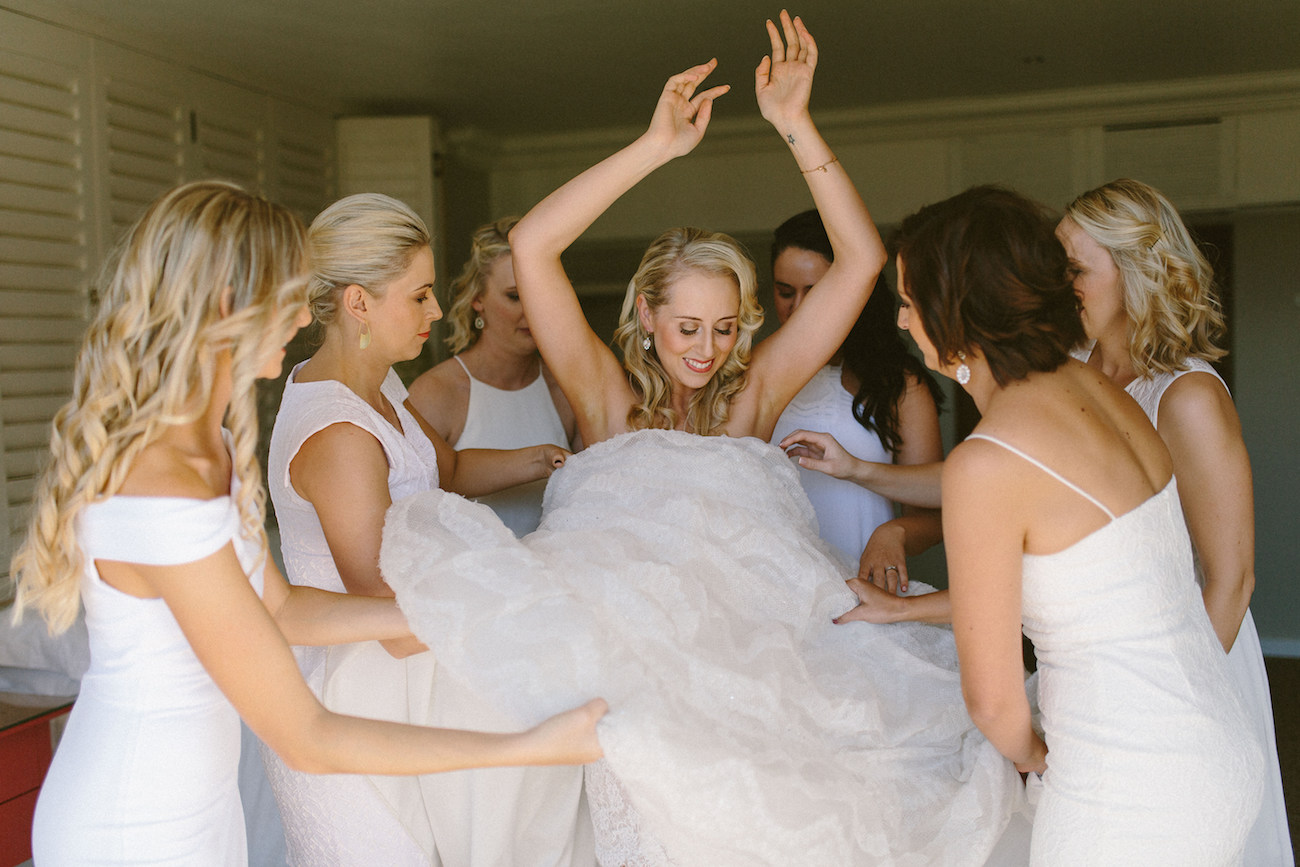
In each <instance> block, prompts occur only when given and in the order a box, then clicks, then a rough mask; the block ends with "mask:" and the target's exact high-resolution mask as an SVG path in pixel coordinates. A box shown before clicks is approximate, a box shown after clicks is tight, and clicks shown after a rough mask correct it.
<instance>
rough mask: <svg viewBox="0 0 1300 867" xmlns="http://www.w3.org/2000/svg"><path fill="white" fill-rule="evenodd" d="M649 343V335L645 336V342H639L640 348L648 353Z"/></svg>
mask: <svg viewBox="0 0 1300 867" xmlns="http://www.w3.org/2000/svg"><path fill="white" fill-rule="evenodd" d="M650 343H651V341H650V335H649V334H647V335H646V336H645V340H642V341H641V348H642V349H644V350H645V351H646V352H649V351H650Z"/></svg>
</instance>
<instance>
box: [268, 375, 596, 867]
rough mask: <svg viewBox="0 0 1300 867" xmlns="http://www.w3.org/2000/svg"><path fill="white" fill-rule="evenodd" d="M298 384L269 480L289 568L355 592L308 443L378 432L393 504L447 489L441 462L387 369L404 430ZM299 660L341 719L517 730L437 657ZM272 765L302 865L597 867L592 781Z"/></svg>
mask: <svg viewBox="0 0 1300 867" xmlns="http://www.w3.org/2000/svg"><path fill="white" fill-rule="evenodd" d="M299 367H301V365H299ZM297 372H298V368H294V370H293V371H292V372H291V373H290V375H289V378H288V380H287V382H286V384H285V390H284V396H283V398H282V401H281V405H280V411H279V414H278V415H277V416H276V421H275V429H274V431H273V432H272V434H271V452H270V458H269V461H268V468H267V476H268V487H269V489H270V492H271V498H272V501H273V502H274V503H275V511H276V517H277V518H278V520H279V524H280V537H281V545H282V550H283V554H284V562H285V569H286V571H287V572H288V577H289V580H290V581H292V582H293V583H295V584H303V585H308V586H312V587H319V588H321V589H324V590H333V591H336V592H344V591H345V588H344V586H343V581H342V579H341V578H340V577H339V574H338V570H337V568H336V567H335V565H334V559H333V557H332V555H331V554H330V551H329V546H328V544H327V543H326V540H325V535H324V531H323V530H322V528H321V526H320V521H319V519H318V518H317V517H316V511H315V509H314V508H313V507H312V505H311V504H310V503H309V502H307V501H306V500H304V499H303V498H302V497H301V496H299V495H298V493H297V492H296V491H294V489H293V486H292V484H291V483H290V480H289V465H290V463H291V462H292V460H293V458H294V456H295V455H296V454H297V453H298V450H299V449H300V448H301V447H302V444H303V443H304V442H306V440H307V439H308V438H309V437H311V436H312V435H313V434H315V433H317V432H319V431H321V430H323V429H324V428H326V427H329V426H330V425H332V424H337V423H339V422H346V423H349V424H354V425H356V426H357V427H359V428H361V429H363V430H366V431H368V432H370V433H371V434H373V435H374V436H375V437H376V439H378V440H379V442H380V444H381V445H382V446H383V449H384V454H385V456H386V457H387V459H388V463H389V475H388V485H389V491H390V493H391V495H392V498H393V499H394V500H398V499H400V498H402V497H406V496H410V495H412V494H415V493H418V492H421V491H428V490H431V489H435V488H437V485H438V463H437V453H436V452H435V450H434V448H433V444H432V443H431V442H430V441H429V439H428V437H427V436H426V435H425V433H424V431H423V430H422V429H421V428H420V427H419V424H418V423H417V422H416V420H415V418H414V417H413V416H412V415H411V414H410V412H409V411H407V409H406V408H405V406H404V403H405V401H406V389H405V387H404V386H403V385H402V383H401V380H400V379H398V377H397V374H396V373H393V372H392V371H389V374H388V377H387V379H386V380H385V381H384V383H383V386H382V390H383V394H384V396H385V397H386V398H388V401H389V403H390V404H392V406H393V408H394V409H395V410H396V412H397V415H398V419H399V420H400V421H401V425H402V429H401V430H400V431H399V430H397V429H396V428H394V427H393V426H392V425H391V424H390V423H389V422H388V421H387V420H386V419H384V417H383V416H382V415H380V414H379V413H378V412H376V411H375V410H374V409H373V408H372V407H371V406H370V405H369V404H367V403H366V402H365V401H363V400H361V398H359V397H358V396H357V395H356V394H355V393H354V392H352V390H351V389H349V388H347V387H346V386H344V385H343V384H342V383H339V382H334V381H322V382H304V383H299V382H296V381H295V377H296V375H297ZM295 653H296V654H297V656H298V660H299V665H300V667H301V668H302V671H303V676H304V678H305V679H306V680H307V683H308V685H309V686H311V688H312V689H313V690H314V691H315V692H316V694H317V695H319V696H320V697H321V699H322V701H323V703H324V704H325V706H326V707H328V708H329V709H330V710H333V711H337V712H339V713H347V714H353V715H356V716H365V717H372V718H377V719H387V720H393V721H396V722H406V723H415V724H423V725H432V726H445V727H454V728H471V729H483V730H501V729H505V728H508V727H509V726H508V723H506V722H503V721H502V720H501V719H500V717H499V716H497V715H495V714H494V713H493V712H492V711H491V709H490V708H487V707H485V706H484V705H483V702H482V701H481V700H479V699H478V697H477V696H476V693H475V688H474V687H473V686H470V685H466V684H464V683H463V682H461V681H458V680H455V679H452V678H447V677H444V676H442V675H441V673H440V672H436V671H435V663H434V660H435V656H434V654H433V653H420V654H416V655H414V656H410V657H407V658H406V659H401V660H398V659H394V658H392V657H391V656H390V655H389V654H388V653H387V651H385V650H384V649H383V648H382V647H381V646H380V645H379V644H378V642H373V641H371V642H362V643H358V644H353V645H344V646H339V647H332V648H313V647H300V648H295ZM263 758H264V760H265V761H266V765H267V774H268V777H269V778H270V780H271V785H272V788H273V790H274V791H275V794H276V800H277V801H278V803H279V804H280V810H281V813H282V816H283V819H284V825H285V836H286V838H287V841H288V846H289V857H290V862H291V863H292V864H295V865H302V867H325V865H340V867H344V865H349V867H350V865H358V867H359V865H367V867H369V865H377V864H382V865H385V867H400V865H417V864H440V863H441V864H445V865H447V867H495V865H502V864H509V865H518V867H529V865H537V867H553V865H570V864H573V865H590V864H591V863H593V861H594V856H592V855H591V851H592V844H591V841H590V837H591V834H590V819H589V818H588V815H587V810H586V805H585V803H583V802H582V801H581V789H582V774H581V772H580V769H575V768H493V769H487V770H474V771H456V772H452V773H445V774H430V775H427V776H422V777H377V776H375V777H367V776H352V775H331V776H318V775H311V774H302V773H298V772H296V771H293V770H291V769H289V768H288V767H287V766H285V765H284V763H283V762H281V761H280V760H279V758H278V757H276V756H275V755H274V754H272V753H271V752H270V751H269V750H263ZM584 829H585V836H584Z"/></svg>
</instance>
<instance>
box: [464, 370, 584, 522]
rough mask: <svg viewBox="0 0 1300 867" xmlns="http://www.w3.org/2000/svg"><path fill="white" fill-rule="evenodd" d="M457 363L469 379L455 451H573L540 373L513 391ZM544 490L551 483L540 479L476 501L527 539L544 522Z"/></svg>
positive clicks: (548, 389) (543, 377)
mask: <svg viewBox="0 0 1300 867" xmlns="http://www.w3.org/2000/svg"><path fill="white" fill-rule="evenodd" d="M454 357H455V358H456V362H457V363H458V364H460V366H461V368H462V369H463V370H464V371H465V375H466V376H467V377H469V405H468V406H467V407H466V410H465V427H464V430H462V431H461V434H460V438H459V439H457V440H456V448H458V449H521V448H525V447H527V446H536V445H542V444H544V443H550V444H552V445H557V446H560V447H562V448H566V449H567V448H568V447H569V437H568V434H567V433H565V430H564V422H563V421H562V420H561V419H560V413H559V412H558V411H557V410H556V409H555V401H554V400H553V399H552V398H551V389H550V387H549V386H547V384H546V377H545V376H543V375H542V374H541V373H540V372H539V373H538V375H537V378H536V379H534V380H533V381H532V382H530V383H529V384H528V385H526V386H524V387H523V388H521V389H518V390H516V391H508V390H506V389H502V388H497V387H495V386H492V385H488V384H487V383H486V382H483V381H481V380H478V379H475V378H474V375H473V374H471V373H470V372H469V368H468V367H467V366H466V365H465V362H464V361H462V360H461V359H460V357H459V356H454ZM545 490H546V480H545V479H538V480H537V481H533V482H528V483H525V484H522V485H516V486H514V487H513V488H507V489H506V490H504V491H498V492H496V493H494V494H488V495H486V496H482V497H477V498H476V499H477V500H478V501H479V502H480V503H483V504H485V505H487V506H490V507H491V508H492V511H494V512H496V513H497V517H499V518H500V519H501V521H502V523H504V524H505V525H506V526H507V527H509V528H510V529H511V530H513V531H514V533H515V535H516V536H525V535H527V534H528V533H531V532H532V531H533V530H536V529H537V524H538V522H540V521H541V518H542V495H543V493H544V492H545Z"/></svg>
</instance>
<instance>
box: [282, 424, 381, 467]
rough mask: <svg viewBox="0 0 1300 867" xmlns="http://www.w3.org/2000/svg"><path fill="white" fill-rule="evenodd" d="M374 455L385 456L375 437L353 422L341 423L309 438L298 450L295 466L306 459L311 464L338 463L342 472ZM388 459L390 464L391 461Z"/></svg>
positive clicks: (293, 463) (322, 429) (294, 460)
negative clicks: (320, 462) (359, 460)
mask: <svg viewBox="0 0 1300 867" xmlns="http://www.w3.org/2000/svg"><path fill="white" fill-rule="evenodd" d="M374 454H377V455H379V456H380V457H381V458H382V457H383V455H384V447H383V445H382V444H380V442H379V439H378V438H377V437H376V436H375V435H374V434H372V433H371V432H370V431H368V430H366V429H365V428H363V427H358V426H357V425H355V424H352V423H351V422H346V421H340V422H335V423H334V424H332V425H330V426H329V427H325V428H321V429H320V430H318V431H317V432H316V433H314V434H312V435H311V436H309V437H307V439H306V440H305V441H304V442H303V444H302V446H301V447H300V448H299V449H298V454H297V455H296V456H295V457H294V459H293V462H292V465H293V466H297V465H298V464H299V461H300V460H302V459H304V458H306V459H307V462H308V463H315V462H316V461H317V460H322V461H325V462H328V463H329V464H335V463H337V464H338V468H339V469H342V468H343V467H344V466H345V465H347V464H349V463H352V462H354V461H356V460H357V459H364V458H365V457H367V456H369V455H374ZM384 460H385V463H387V459H386V458H385V459H384Z"/></svg>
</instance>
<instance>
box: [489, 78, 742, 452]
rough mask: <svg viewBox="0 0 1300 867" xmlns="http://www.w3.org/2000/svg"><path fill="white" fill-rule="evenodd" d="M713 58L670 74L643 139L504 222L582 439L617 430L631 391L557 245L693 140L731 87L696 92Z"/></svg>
mask: <svg viewBox="0 0 1300 867" xmlns="http://www.w3.org/2000/svg"><path fill="white" fill-rule="evenodd" d="M716 65H717V61H715V60H711V61H709V62H708V63H705V64H701V65H699V66H694V67H692V68H691V69H688V70H686V71H685V72H683V73H680V74H678V75H675V76H673V77H672V78H670V79H669V80H668V83H667V84H665V85H664V89H663V92H662V93H661V94H660V96H659V102H658V104H657V106H656V107H655V113H654V117H653V119H652V120H651V122H650V127H649V129H647V130H646V132H645V133H644V134H643V135H642V136H641V137H640V138H638V139H637V140H636V141H634V142H632V144H630V145H628V146H627V147H625V148H623V149H622V150H620V151H619V152H618V153H616V154H614V155H613V156H610V157H608V158H607V159H605V160H603V161H602V162H600V163H597V164H596V165H595V166H592V167H591V168H590V169H587V170H586V171H585V172H583V173H582V174H580V175H578V176H577V177H576V178H574V179H573V180H571V181H569V182H568V183H567V184H565V185H564V186H562V187H560V188H559V189H558V190H556V191H555V192H553V193H551V194H550V195H549V196H547V197H546V198H545V199H543V200H542V201H541V202H539V203H538V204H537V205H536V206H534V207H533V209H532V210H531V211H529V212H528V213H527V214H526V215H525V216H524V218H523V219H522V220H520V221H519V223H518V225H516V226H515V227H514V229H512V230H511V231H510V248H511V251H512V253H513V255H514V266H515V282H516V285H517V286H518V289H519V297H520V300H521V301H523V304H524V312H525V314H527V316H528V322H529V324H530V329H531V331H532V333H533V336H534V337H535V339H536V340H537V346H538V348H539V349H540V350H541V353H542V358H543V359H545V361H546V365H547V367H549V368H550V369H551V372H552V373H553V374H554V375H555V378H556V379H557V380H558V382H559V383H560V385H561V387H562V388H563V389H564V393H565V395H567V396H568V398H569V400H570V403H571V404H572V406H573V410H574V413H575V414H576V416H577V419H578V430H579V431H580V432H581V435H582V439H583V441H584V442H585V443H587V444H589V445H590V444H591V443H595V442H599V441H600V440H603V439H607V438H608V437H609V436H611V435H613V434H614V433H618V432H621V431H622V430H623V427H624V425H625V423H626V415H627V409H628V407H629V406H630V405H631V401H632V399H633V398H632V391H631V388H630V386H629V385H628V383H627V376H626V374H625V373H624V371H623V367H622V365H621V364H619V362H618V359H617V358H616V357H615V356H614V353H613V352H611V351H610V349H609V347H608V346H606V345H605V343H604V341H602V340H601V339H600V338H599V337H598V336H597V335H596V333H595V332H594V331H592V330H591V326H590V325H589V324H588V323H587V319H586V317H585V316H584V315H583V313H582V308H581V307H580V306H579V304H578V298H577V296H576V294H575V293H574V291H573V284H572V283H570V282H569V278H568V275H567V274H565V272H564V268H563V266H562V265H561V264H560V254H561V253H563V252H564V251H565V250H566V249H567V248H568V247H569V245H570V244H572V243H573V242H574V241H575V240H577V239H578V237H579V236H580V235H581V234H582V233H583V232H584V231H586V229H587V227H588V226H590V225H591V224H592V223H593V222H595V220H596V218H597V217H599V216H600V215H601V214H602V213H604V212H605V210H606V209H607V208H608V207H609V206H610V205H612V204H613V203H614V202H615V201H617V200H618V198H619V197H620V196H622V195H623V194H624V193H626V192H627V191H628V190H630V189H631V188H632V187H633V186H635V185H636V184H637V183H638V182H639V181H641V180H642V179H643V178H645V177H646V176H647V175H649V174H650V173H651V172H653V171H654V170H655V169H657V168H659V167H660V166H662V165H663V164H665V163H667V162H668V161H669V160H672V159H673V158H675V157H678V156H682V155H683V154H686V153H689V152H690V151H691V150H693V149H694V148H695V146H696V145H697V144H699V142H700V139H701V138H702V137H703V136H704V131H705V129H707V127H708V125H709V118H710V117H711V116H712V113H713V100H714V99H716V98H717V97H719V96H721V95H722V94H724V93H726V92H727V90H728V87H727V86H726V85H722V86H718V87H712V88H709V89H707V90H705V91H703V92H700V93H696V88H697V87H698V86H699V85H700V83H701V82H703V80H704V78H705V77H706V76H707V75H708V74H709V73H710V72H712V71H713V68H714V67H715V66H716Z"/></svg>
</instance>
